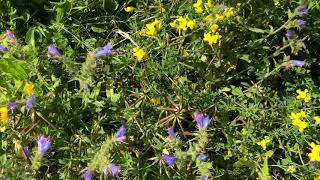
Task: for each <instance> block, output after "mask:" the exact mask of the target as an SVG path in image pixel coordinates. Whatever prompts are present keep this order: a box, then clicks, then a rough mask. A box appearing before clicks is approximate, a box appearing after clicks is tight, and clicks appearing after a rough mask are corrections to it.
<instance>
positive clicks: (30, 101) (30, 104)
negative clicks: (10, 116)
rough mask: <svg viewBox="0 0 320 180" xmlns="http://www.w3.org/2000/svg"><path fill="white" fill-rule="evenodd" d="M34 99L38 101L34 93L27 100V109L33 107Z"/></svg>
mask: <svg viewBox="0 0 320 180" xmlns="http://www.w3.org/2000/svg"><path fill="white" fill-rule="evenodd" d="M34 101H36V96H35V95H33V94H32V95H31V96H30V97H29V99H28V100H27V102H26V110H30V109H31V108H32V104H33V103H34Z"/></svg>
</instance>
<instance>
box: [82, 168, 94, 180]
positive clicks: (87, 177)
mask: <svg viewBox="0 0 320 180" xmlns="http://www.w3.org/2000/svg"><path fill="white" fill-rule="evenodd" d="M92 174H93V173H92V171H90V170H86V172H84V173H83V174H82V176H81V178H82V179H84V180H91V179H92Z"/></svg>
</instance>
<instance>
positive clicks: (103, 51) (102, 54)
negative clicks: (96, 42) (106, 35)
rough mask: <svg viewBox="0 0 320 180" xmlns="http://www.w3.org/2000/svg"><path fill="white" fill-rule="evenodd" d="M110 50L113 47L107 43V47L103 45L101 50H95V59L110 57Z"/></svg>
mask: <svg viewBox="0 0 320 180" xmlns="http://www.w3.org/2000/svg"><path fill="white" fill-rule="evenodd" d="M112 48H113V45H112V44H111V43H108V44H107V45H105V46H104V47H102V48H101V47H100V48H97V49H96V51H97V54H96V57H98V58H104V57H105V56H106V55H111V54H112Z"/></svg>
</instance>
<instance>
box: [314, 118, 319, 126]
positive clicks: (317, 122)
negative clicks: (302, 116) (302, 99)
mask: <svg viewBox="0 0 320 180" xmlns="http://www.w3.org/2000/svg"><path fill="white" fill-rule="evenodd" d="M313 119H314V120H315V121H316V122H315V124H316V125H318V124H320V117H319V116H315V117H314V118H313Z"/></svg>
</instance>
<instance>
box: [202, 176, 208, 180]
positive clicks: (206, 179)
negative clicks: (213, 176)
mask: <svg viewBox="0 0 320 180" xmlns="http://www.w3.org/2000/svg"><path fill="white" fill-rule="evenodd" d="M200 180H208V177H206V176H200Z"/></svg>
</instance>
